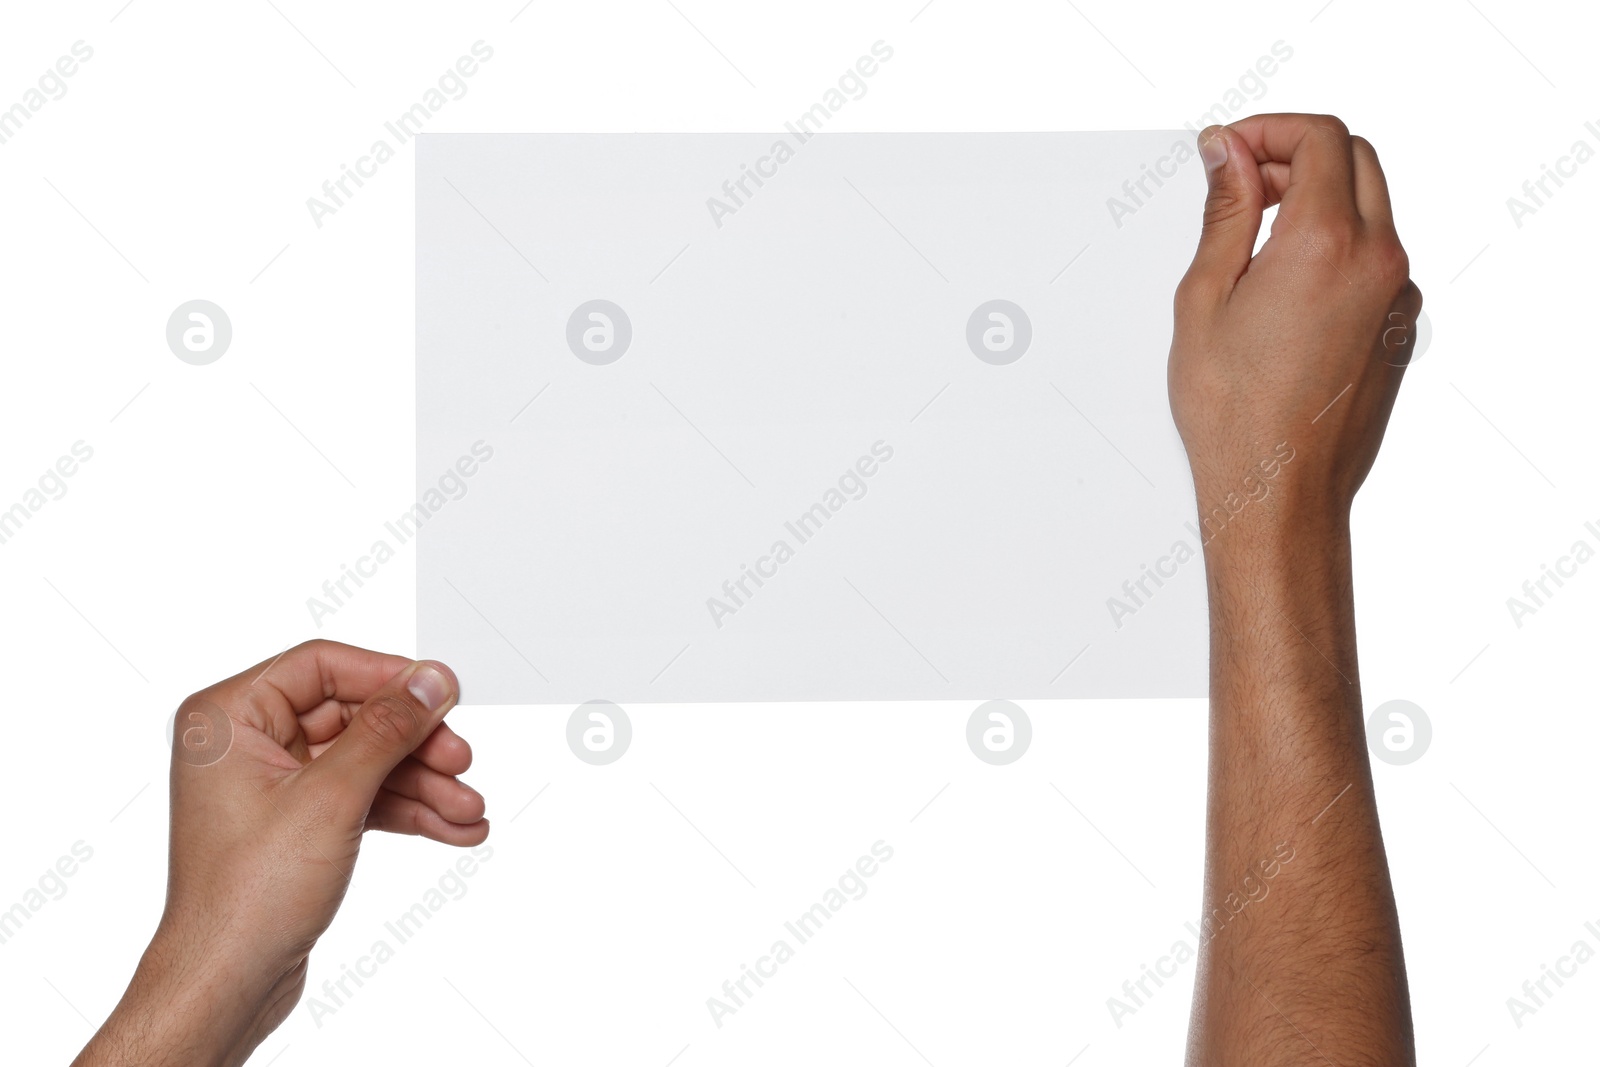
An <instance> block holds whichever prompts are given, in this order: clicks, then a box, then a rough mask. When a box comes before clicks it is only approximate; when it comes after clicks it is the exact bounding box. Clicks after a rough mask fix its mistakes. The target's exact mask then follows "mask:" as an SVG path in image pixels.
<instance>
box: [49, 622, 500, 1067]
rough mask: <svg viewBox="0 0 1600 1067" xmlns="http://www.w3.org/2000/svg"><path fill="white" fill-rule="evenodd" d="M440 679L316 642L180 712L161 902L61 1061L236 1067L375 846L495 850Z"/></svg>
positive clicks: (281, 1002)
mask: <svg viewBox="0 0 1600 1067" xmlns="http://www.w3.org/2000/svg"><path fill="white" fill-rule="evenodd" d="M459 692H460V687H459V685H458V684H457V682H456V678H455V675H454V674H453V673H451V671H450V669H449V668H448V667H445V666H444V665H443V664H439V663H433V662H429V661H423V662H416V663H414V662H413V661H411V660H408V659H406V658H404V657H402V656H388V655H383V654H381V653H378V652H369V651H367V650H365V649H359V648H353V647H351V646H349V645H341V644H336V643H333V642H330V641H312V642H309V643H307V644H304V645H300V646H298V647H296V648H293V649H290V650H289V651H288V652H285V653H284V654H283V655H281V656H279V657H278V658H276V659H274V660H270V661H267V662H265V663H261V664H258V665H256V666H255V667H252V668H251V669H250V670H248V671H245V672H243V673H242V674H239V675H236V676H235V677H233V678H229V679H228V680H226V681H223V682H218V683H217V684H216V685H213V686H211V687H210V688H207V689H203V690H201V691H200V692H198V693H195V694H194V695H193V696H191V697H189V698H188V699H187V700H185V701H184V702H183V704H182V706H180V708H179V709H178V716H177V722H176V727H175V729H174V735H175V736H174V744H173V759H172V776H171V791H172V826H171V845H170V861H169V866H168V876H167V902H166V909H165V911H164V912H163V914H162V917H161V922H160V924H159V926H158V927H157V929H156V933H155V936H154V937H153V938H152V939H151V941H150V947H149V948H148V949H147V950H146V951H145V954H144V957H143V958H142V959H141V960H140V962H139V966H138V969H137V971H136V972H135V974H134V976H133V980H132V981H131V982H130V983H129V985H128V990H127V993H126V994H125V995H124V996H123V998H122V1000H121V1002H120V1003H119V1004H118V1005H117V1007H116V1009H115V1010H114V1011H113V1012H112V1014H111V1017H110V1018H109V1019H107V1020H106V1023H105V1025H104V1026H102V1027H101V1028H100V1031H99V1032H98V1033H96V1034H95V1036H94V1037H93V1038H92V1039H91V1040H90V1041H89V1044H88V1045H87V1046H86V1047H85V1048H84V1050H83V1051H82V1052H81V1053H80V1054H79V1055H78V1058H77V1059H76V1060H74V1061H73V1062H74V1063H75V1064H76V1065H78V1067H102V1065H105V1067H110V1065H113V1064H115V1065H120V1067H127V1065H133V1064H137V1065H140V1067H147V1065H148V1067H154V1065H166V1064H171V1065H177V1064H185V1065H195V1064H208V1065H230V1067H231V1065H235V1064H241V1063H243V1062H244V1061H245V1060H246V1059H247V1058H249V1056H250V1053H251V1051H252V1050H254V1049H255V1047H256V1046H257V1045H258V1044H260V1043H261V1041H262V1039H263V1038H265V1037H266V1036H267V1035H268V1034H269V1033H271V1032H272V1031H273V1030H274V1029H275V1028H276V1027H277V1026H278V1025H279V1024H280V1023H281V1022H283V1020H284V1019H285V1018H286V1017H287V1016H288V1014H289V1012H290V1011H292V1010H293V1008H294V1006H295V1004H296V1003H297V1002H298V1001H299V999H300V994H301V992H302V991H303V990H304V988H305V981H306V970H307V962H308V959H309V956H310V953H311V949H312V947H313V946H315V944H316V942H317V939H318V938H319V937H320V936H321V935H322V933H323V932H324V931H325V930H327V928H328V925H329V924H330V923H331V922H332V921H333V916H334V912H336V911H337V910H338V908H339V903H340V901H342V900H343V899H344V894H345V890H346V888H347V887H348V885H349V882H350V875H351V872H352V871H353V870H354V867H355V862H356V857H357V854H358V853H359V851H360V848H361V838H362V835H363V834H364V833H365V832H366V831H369V830H382V831H388V832H390V833H399V834H416V835H420V836H422V837H427V838H431V839H432V840H435V841H441V842H443V843H445V844H449V845H457V846H470V845H477V844H481V843H482V842H483V841H484V839H485V838H487V837H488V835H489V823H488V821H487V820H486V819H484V818H483V811H484V803H483V798H482V797H481V796H480V795H479V794H478V793H477V792H476V791H475V790H473V789H471V788H470V787H468V786H466V785H464V784H462V783H461V782H460V781H459V780H457V778H456V775H458V774H461V773H463V772H465V771H466V770H467V768H468V767H469V766H470V765H471V763H472V750H471V749H470V748H469V747H468V745H467V743H466V741H464V740H463V739H462V738H461V737H459V736H458V735H457V734H456V733H455V732H453V731H452V730H451V729H450V728H449V727H448V726H445V725H444V724H443V719H444V716H445V714H446V713H447V712H448V711H449V710H450V709H451V708H452V707H453V706H454V705H455V703H456V700H457V698H458V695H459Z"/></svg>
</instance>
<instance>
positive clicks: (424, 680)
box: [406, 663, 450, 711]
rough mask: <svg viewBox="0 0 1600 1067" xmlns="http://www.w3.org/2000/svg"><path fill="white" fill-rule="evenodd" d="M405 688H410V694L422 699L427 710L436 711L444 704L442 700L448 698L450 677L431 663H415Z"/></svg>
mask: <svg viewBox="0 0 1600 1067" xmlns="http://www.w3.org/2000/svg"><path fill="white" fill-rule="evenodd" d="M406 688H407V689H408V690H410V692H411V695H412V696H414V697H416V698H417V699H418V700H420V701H422V706H423V707H425V708H427V709H428V710H429V711H438V710H439V709H440V708H442V707H443V706H444V702H445V701H446V700H449V699H450V679H449V678H446V677H445V674H444V672H443V671H441V670H440V669H439V668H437V667H435V666H432V665H431V664H427V663H419V664H417V668H416V670H414V671H412V672H411V680H410V681H408V682H407V683H406Z"/></svg>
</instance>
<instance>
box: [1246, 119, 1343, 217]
mask: <svg viewBox="0 0 1600 1067" xmlns="http://www.w3.org/2000/svg"><path fill="white" fill-rule="evenodd" d="M1228 128H1229V129H1231V130H1234V131H1236V132H1237V133H1238V134H1239V136H1241V137H1243V138H1244V141H1245V143H1246V144H1247V145H1249V146H1250V150H1251V151H1252V152H1253V153H1255V157H1256V162H1257V163H1258V164H1261V163H1286V164H1288V166H1289V181H1288V183H1287V186H1286V188H1285V189H1284V190H1283V198H1282V203H1283V206H1284V207H1285V208H1288V209H1289V210H1291V211H1293V212H1295V213H1305V214H1310V215H1321V214H1329V213H1342V214H1348V215H1355V214H1357V209H1356V196H1355V158H1354V154H1353V151H1352V148H1351V144H1350V130H1349V128H1348V127H1347V126H1345V124H1344V123H1343V122H1341V121H1339V120H1338V119H1336V118H1334V117H1333V116H1332V115H1290V114H1278V115H1252V116H1250V117H1249V118H1246V119H1240V120H1239V121H1238V122H1234V123H1229V126H1228Z"/></svg>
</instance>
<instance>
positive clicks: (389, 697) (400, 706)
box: [361, 694, 420, 745]
mask: <svg viewBox="0 0 1600 1067" xmlns="http://www.w3.org/2000/svg"><path fill="white" fill-rule="evenodd" d="M361 717H362V719H363V720H364V721H365V723H366V727H367V732H368V733H369V734H370V735H371V736H372V737H373V739H374V740H376V741H377V742H379V743H380V744H383V745H405V744H409V743H410V741H411V739H412V738H414V737H415V736H416V735H417V730H418V726H419V722H420V717H419V716H418V715H417V710H416V708H415V707H413V706H412V704H411V702H410V701H409V700H407V699H406V698H404V697H401V696H398V695H395V694H386V695H384V696H380V697H377V698H375V699H373V700H372V702H371V703H369V704H367V705H366V707H364V708H363V709H362V711H361Z"/></svg>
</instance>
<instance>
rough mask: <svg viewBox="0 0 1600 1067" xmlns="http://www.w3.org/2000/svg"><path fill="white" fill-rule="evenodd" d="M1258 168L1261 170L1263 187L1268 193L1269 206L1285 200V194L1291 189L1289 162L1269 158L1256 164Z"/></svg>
mask: <svg viewBox="0 0 1600 1067" xmlns="http://www.w3.org/2000/svg"><path fill="white" fill-rule="evenodd" d="M1256 169H1257V170H1259V171H1260V172H1261V189H1262V191H1263V192H1264V193H1266V194H1267V206H1268V207H1271V206H1272V205H1274V204H1280V203H1282V202H1283V194H1284V193H1286V192H1288V191H1289V164H1287V163H1278V162H1275V161H1273V160H1268V161H1267V162H1265V163H1258V164H1256Z"/></svg>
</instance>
